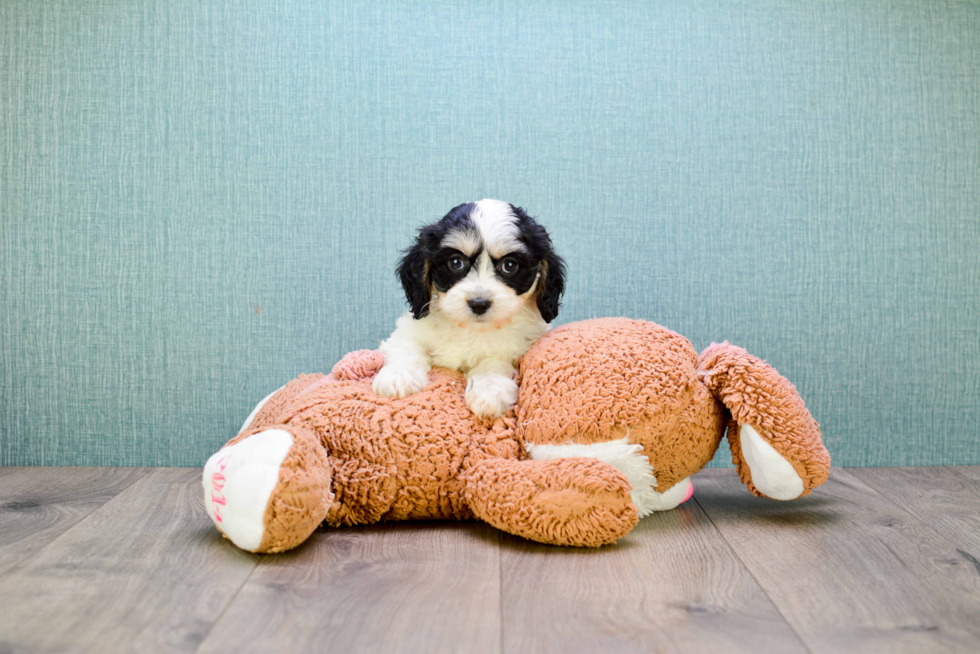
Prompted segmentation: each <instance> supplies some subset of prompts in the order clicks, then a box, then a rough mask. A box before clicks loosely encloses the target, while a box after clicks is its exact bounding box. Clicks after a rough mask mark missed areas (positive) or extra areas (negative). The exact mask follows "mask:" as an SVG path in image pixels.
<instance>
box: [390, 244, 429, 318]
mask: <svg viewBox="0 0 980 654" xmlns="http://www.w3.org/2000/svg"><path fill="white" fill-rule="evenodd" d="M428 276H429V271H428V270H427V266H426V261H425V248H424V247H423V245H422V235H421V234H420V235H419V239H418V240H417V241H416V242H415V245H413V246H412V247H410V248H409V249H408V250H405V256H404V257H402V260H401V263H400V264H398V277H399V278H400V279H401V280H402V288H404V289H405V297H406V298H407V299H408V303H409V304H410V305H411V307H412V315H413V316H414V317H415V319H416V320H418V319H419V318H424V317H425V316H427V315H429V300H431V299H432V298H431V296H430V294H429V280H428Z"/></svg>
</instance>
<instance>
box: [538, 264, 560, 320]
mask: <svg viewBox="0 0 980 654" xmlns="http://www.w3.org/2000/svg"><path fill="white" fill-rule="evenodd" d="M541 277H542V279H541V280H540V281H541V284H540V286H539V290H538V311H540V312H541V317H542V318H544V321H545V322H551V321H552V320H554V319H555V318H556V317H558V308H559V307H560V306H561V295H562V293H564V292H565V262H564V261H562V258H561V257H559V256H558V255H557V254H555V253H554V252H552V251H551V248H550V247H549V248H548V251H547V254H546V255H545V257H544V259H542V261H541Z"/></svg>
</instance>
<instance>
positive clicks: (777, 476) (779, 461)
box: [738, 425, 804, 500]
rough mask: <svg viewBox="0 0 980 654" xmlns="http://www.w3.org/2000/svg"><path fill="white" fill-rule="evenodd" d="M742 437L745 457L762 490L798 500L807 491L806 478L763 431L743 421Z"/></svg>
mask: <svg viewBox="0 0 980 654" xmlns="http://www.w3.org/2000/svg"><path fill="white" fill-rule="evenodd" d="M738 437H739V444H740V445H741V448H742V457H743V458H744V459H745V463H746V464H747V465H748V466H749V472H750V473H751V474H752V483H753V485H755V487H756V488H757V489H758V490H759V492H761V493H762V494H764V495H766V496H767V497H771V498H772V499H774V500H795V499H796V498H797V497H799V496H800V495H802V494H803V490H804V486H803V479H802V478H801V477H800V476H799V475H798V474H797V473H796V469H795V468H794V467H793V464H792V463H790V462H789V461H787V460H786V459H784V458H783V457H782V456H781V455H780V454H779V452H777V451H776V448H774V447H773V446H772V445H770V444H769V443H767V442H766V441H765V439H763V438H762V436H760V435H759V432H757V431H756V430H755V429H753V428H752V427H751V426H750V425H740V426H739V428H738Z"/></svg>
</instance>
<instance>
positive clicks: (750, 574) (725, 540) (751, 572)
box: [691, 493, 815, 654]
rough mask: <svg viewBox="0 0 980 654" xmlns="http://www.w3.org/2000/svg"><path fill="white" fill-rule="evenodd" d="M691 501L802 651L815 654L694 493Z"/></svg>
mask: <svg viewBox="0 0 980 654" xmlns="http://www.w3.org/2000/svg"><path fill="white" fill-rule="evenodd" d="M691 499H692V500H694V502H695V503H696V504H697V505H698V508H699V509H701V512H702V513H704V515H705V517H706V518H708V522H710V523H711V526H712V527H714V528H715V531H716V532H718V535H719V536H720V537H721V539H722V540H723V541H724V542H725V545H727V546H728V549H729V551H730V552H731V553H732V556H734V557H735V558H736V559H737V560H738V562H739V563H740V564H742V567H743V568H745V571H746V572H747V573H748V574H749V577H751V578H752V581H754V582H755V585H756V586H758V588H759V590H761V591H762V593H763V594H764V595H765V596H766V598H767V599H768V600H769V603H770V604H772V606H773V608H774V609H776V612H777V613H779V616H780V617H781V618H782V619H783V622H785V623H786V626H787V627H789V629H790V631H792V632H793V635H794V636H796V639H797V640H798V641H799V642H800V645H802V646H803V649H805V650H806V651H808V652H810V654H815V653H814V651H813V649H812V648H811V647H810V645H809V643H807V642H806V640H804V639H803V636H802V635H801V634H800V632H799V631H797V629H796V626H795V625H794V624H793V623H792V622H790V620H789V618H788V617H787V616H786V614H785V613H784V612H783V609H782V607H780V606H779V604H778V603H777V602H776V600H774V599H773V598H772V596H770V595H769V591H768V590H766V587H765V586H764V585H763V584H762V583H761V582H760V581H759V579H758V578H757V577H756V576H755V573H754V572H753V571H752V568H751V567H749V564H748V563H746V562H745V561H744V560H743V559H742V557H741V556H739V555H738V550H736V549H735V548H734V547H732V544H731V543H730V542H729V540H728V539H727V538H725V534H724V533H723V532H722V530H721V529H719V528H718V525H716V524H715V521H714V520H713V519H712V518H711V514H710V513H708V510H707V509H705V508H704V506H702V505H701V503H700V502H698V498H697V494H696V493H695V495H694V496H693V497H691Z"/></svg>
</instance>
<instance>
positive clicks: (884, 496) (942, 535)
mask: <svg viewBox="0 0 980 654" xmlns="http://www.w3.org/2000/svg"><path fill="white" fill-rule="evenodd" d="M844 474H846V475H847V476H848V477H850V478H851V479H854V480H856V481H859V482H861V483H862V484H864V485H865V486H867V487H868V488H870V489H871V490H872V491H873V492H874V493H875V494H876V495H878V496H879V497H881V498H882V499H884V500H885V501H886V502H888V503H889V504H890V505H892V506H894V507H895V508H897V509H898V510H900V511H901V512H902V513H904V514H906V515H907V516H909V517H910V518H912V519H913V520H915V521H916V522H918V523H919V524H920V525H923V526H924V527H925V528H926V529H928V530H930V531H931V532H933V533H934V534H938V535H939V537H940V538H942V539H943V540H945V541H946V542H947V543H949V544H950V545H952V546H953V548H954V549H955V550H956V551H957V552H959V551H960V549H959V548H960V547H962V546H963V544H962V543H958V542H957V541H955V540H953V539H952V538H951V537H950V536H949V535H947V534H945V533H943V532H942V531H940V530H939V529H936V528H935V527H934V526H932V525H931V524H929V523H928V522H926V521H925V520H923V519H922V518H920V517H919V516H917V515H915V514H914V513H912V511H910V510H909V509H907V508H905V507H904V506H902V505H901V504H899V503H898V502H896V501H895V500H893V499H892V498H891V497H889V496H888V495H887V494H886V493H882V492H881V491H879V490H878V489H877V488H875V487H874V485H873V484H874V480H873V479H868V480H865V479H862V478H861V477H858V476H857V475H855V474H854V473H852V472H848V471H844ZM978 572H980V568H978Z"/></svg>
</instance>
